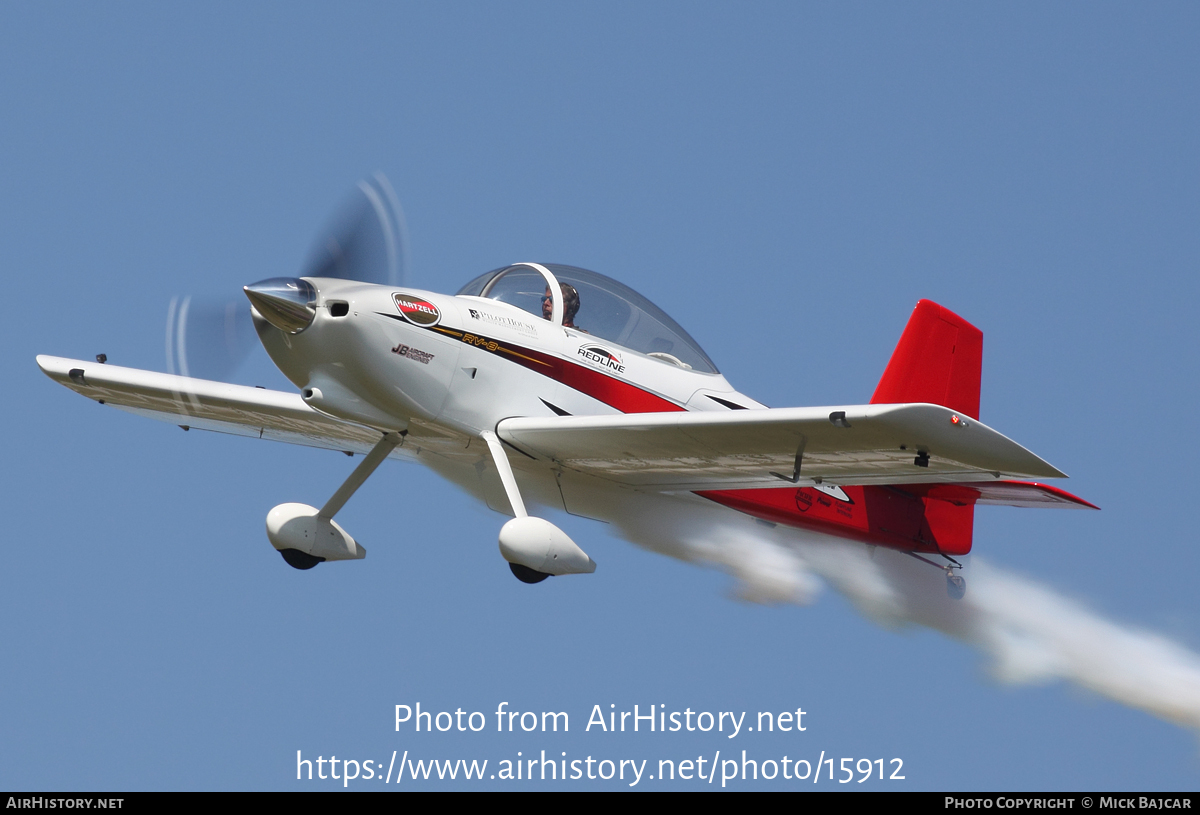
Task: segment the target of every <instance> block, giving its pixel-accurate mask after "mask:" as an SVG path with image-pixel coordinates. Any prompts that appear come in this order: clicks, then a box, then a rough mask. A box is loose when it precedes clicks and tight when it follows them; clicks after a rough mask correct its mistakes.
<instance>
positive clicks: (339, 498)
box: [267, 432, 405, 569]
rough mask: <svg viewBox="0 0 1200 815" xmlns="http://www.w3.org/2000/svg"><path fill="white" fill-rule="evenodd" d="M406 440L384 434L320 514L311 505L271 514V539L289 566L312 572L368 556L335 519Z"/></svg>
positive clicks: (284, 507) (288, 507)
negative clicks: (329, 563) (328, 562)
mask: <svg viewBox="0 0 1200 815" xmlns="http://www.w3.org/2000/svg"><path fill="white" fill-rule="evenodd" d="M404 436H405V433H404V432H400V433H384V434H383V438H381V439H380V440H379V441H378V442H377V443H376V445H375V446H374V447H373V448H371V452H369V453H367V455H366V457H365V458H363V460H362V461H361V462H360V463H359V465H358V466H357V467H355V468H354V472H352V473H350V477H349V478H347V479H346V481H345V482H344V483H343V484H342V486H340V487H338V490H337V492H335V493H334V494H333V495H332V496H331V497H330V498H329V500H328V501H326V502H325V506H323V507H321V509H320V510H317V509H316V507H310V506H309V505H308V504H280V505H279V506H277V507H275V508H274V509H272V510H271V511H270V512H269V513H267V538H268V539H269V540H270V541H271V545H272V546H274V547H275V548H276V549H277V550H278V551H279V554H281V555H282V556H283V559H284V560H285V561H287V564H288V565H289V566H291V567H293V568H296V569H311V568H312V567H313V566H316V565H317V564H318V563H322V562H324V561H326V560H360V559H362V558H364V557H366V556H367V552H366V550H365V549H363V548H362V546H360V545H359V544H358V542H357V541H355V540H354V538H352V537H350V535H349V534H347V533H346V530H344V529H342V528H341V527H340V526H339V525H338V524H337V523H336V522H335V521H334V520H333V516H334V515H337V514H338V512H340V511H341V509H342V507H344V506H345V505H346V502H347V501H349V500H350V496H352V495H354V493H355V492H356V491H357V490H358V488H359V487H361V486H362V485H363V483H364V482H366V480H367V479H368V478H370V477H371V473H373V472H375V470H376V468H378V467H379V465H380V464H382V463H383V460H384V459H385V458H387V457H388V455H389V454H390V453H391V452H392V450H394V449H396V446H397V445H399V444H400V443H401V442H402V441H404Z"/></svg>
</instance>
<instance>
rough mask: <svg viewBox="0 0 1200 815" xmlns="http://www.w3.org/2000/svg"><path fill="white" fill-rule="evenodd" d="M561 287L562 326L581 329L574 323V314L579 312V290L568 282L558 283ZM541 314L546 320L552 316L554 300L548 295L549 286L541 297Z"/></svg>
mask: <svg viewBox="0 0 1200 815" xmlns="http://www.w3.org/2000/svg"><path fill="white" fill-rule="evenodd" d="M558 285H559V287H560V288H561V289H562V296H563V322H562V324H563V326H564V327H565V328H574V329H575V330H576V331H583V329H582V328H579V327H578V326H576V325H575V315H576V314H578V313H579V292H577V291H575V287H574V286H572V285H570V284H569V283H559V284H558ZM542 316H543V317H545V318H546V319H547V320H549V319H552V318H553V316H554V300H553V299H552V298H551V296H550V287H549V286H547V287H546V294H545V296H544V297H542Z"/></svg>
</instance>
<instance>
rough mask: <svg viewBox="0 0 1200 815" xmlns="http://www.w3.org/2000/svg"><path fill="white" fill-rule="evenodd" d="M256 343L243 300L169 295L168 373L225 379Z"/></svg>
mask: <svg viewBox="0 0 1200 815" xmlns="http://www.w3.org/2000/svg"><path fill="white" fill-rule="evenodd" d="M257 344H258V337H257V336H256V335H255V333H254V323H253V322H252V321H251V320H250V303H248V302H247V301H246V300H244V299H240V298H239V300H211V299H200V298H195V297H191V296H187V297H173V298H171V304H170V306H168V308H167V373H171V374H179V375H180V376H193V377H197V378H199V379H212V380H216V381H226V380H227V379H228V378H229V376H230V375H231V374H232V373H233V371H234V369H236V368H237V366H238V365H240V364H241V363H242V361H243V360H245V359H246V357H247V356H249V354H250V350H251V349H252V348H254V346H255V345H257Z"/></svg>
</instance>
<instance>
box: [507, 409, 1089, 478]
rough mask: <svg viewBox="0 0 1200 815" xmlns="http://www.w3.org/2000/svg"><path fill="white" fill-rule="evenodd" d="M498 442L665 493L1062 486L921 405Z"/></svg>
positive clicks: (634, 424)
mask: <svg viewBox="0 0 1200 815" xmlns="http://www.w3.org/2000/svg"><path fill="white" fill-rule="evenodd" d="M496 433H497V435H498V436H499V437H500V438H501V439H503V440H504V441H505V442H507V443H508V444H509V445H511V446H512V447H514V448H516V449H517V450H520V451H522V452H524V453H525V454H527V455H529V456H530V457H531V458H534V459H540V460H541V461H544V462H546V463H547V464H549V465H550V466H552V467H562V468H565V469H569V470H575V471H577V472H582V473H586V474H588V475H593V476H596V477H598V478H602V479H605V480H608V481H613V482H616V483H618V484H624V485H626V486H631V487H638V488H646V489H655V490H664V491H676V490H678V491H683V490H728V489H754V488H763V487H780V488H784V487H789V486H793V485H794V484H798V485H799V486H812V485H813V484H814V483H827V484H834V485H852V484H856V485H863V484H920V483H938V482H941V483H960V482H977V481H983V482H988V481H999V480H1001V479H1010V478H1018V479H1042V478H1065V477H1066V476H1065V474H1064V473H1062V472H1060V471H1059V470H1058V469H1056V468H1055V467H1053V466H1051V465H1050V464H1048V463H1047V462H1045V461H1043V460H1042V459H1040V458H1038V457H1037V456H1035V455H1034V454H1033V453H1031V452H1029V451H1028V450H1026V449H1025V448H1024V447H1022V446H1021V445H1019V444H1017V443H1016V442H1014V441H1012V440H1011V439H1008V438H1006V437H1005V436H1003V435H1001V434H1000V433H998V432H996V431H995V430H992V429H991V428H990V427H988V426H987V425H985V424H983V423H982V422H978V421H975V420H974V419H969V418H966V417H964V416H963V415H962V414H959V413H955V411H953V410H950V409H949V408H945V407H941V406H940V405H930V404H902V405H893V404H886V405H848V406H842V407H820V408H776V409H766V410H736V411H730V412H728V413H725V412H720V413H718V412H710V411H704V412H699V411H695V412H673V413H630V414H620V415H604V416H553V417H543V418H512V419H505V420H503V421H502V422H500V424H499V425H498V426H497V428H496ZM921 452H927V453H928V456H927V457H924V458H923V461H924V463H923V464H920V465H918V464H917V463H916V459H917V458H918V456H919V454H920V453H921ZM798 454H802V455H801V468H800V476H799V478H798V479H797V480H796V481H792V480H791V478H790V476H792V474H793V472H794V470H795V463H796V459H797V455H798ZM780 474H782V475H783V476H784V478H780Z"/></svg>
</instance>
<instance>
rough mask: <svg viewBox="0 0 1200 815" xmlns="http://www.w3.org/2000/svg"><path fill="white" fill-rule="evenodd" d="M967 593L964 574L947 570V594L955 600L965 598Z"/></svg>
mask: <svg viewBox="0 0 1200 815" xmlns="http://www.w3.org/2000/svg"><path fill="white" fill-rule="evenodd" d="M966 593H967V581H966V580H965V579H964V578H963V576H962V575H958V574H954V572H946V594H948V595H950V596H951V597H952V598H954V599H955V600H961V599H963V596H964V595H966Z"/></svg>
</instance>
